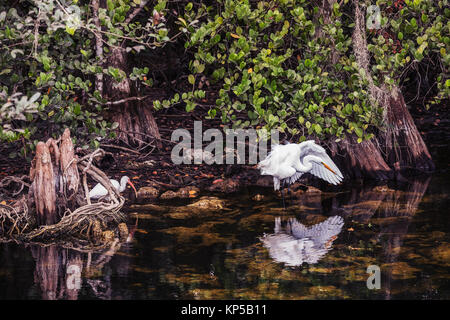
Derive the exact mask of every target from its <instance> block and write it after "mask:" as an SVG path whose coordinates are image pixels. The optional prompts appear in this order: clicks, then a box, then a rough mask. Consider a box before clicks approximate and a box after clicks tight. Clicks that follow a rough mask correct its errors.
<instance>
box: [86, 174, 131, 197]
mask: <svg viewBox="0 0 450 320" xmlns="http://www.w3.org/2000/svg"><path fill="white" fill-rule="evenodd" d="M110 181H111V184H112V185H113V186H114V188H116V190H117V191H119V193H122V192H123V191H125V188H126V187H127V184H129V185H130V186H131V187H132V188H133V189H134V193H135V194H136V197H137V191H136V188H135V187H134V185H133V183H132V182H131V181H130V178H128V177H127V176H123V177H122V179H120V184H119V182H118V181H117V180H114V179H110ZM107 194H108V190H106V188H105V187H104V186H103V185H102V184H101V183H97V185H96V186H95V187H94V188H93V189H92V190H91V191H90V192H89V198H91V199H98V198H101V197H103V196H106V195H107Z"/></svg>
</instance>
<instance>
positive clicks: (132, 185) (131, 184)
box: [128, 180, 137, 198]
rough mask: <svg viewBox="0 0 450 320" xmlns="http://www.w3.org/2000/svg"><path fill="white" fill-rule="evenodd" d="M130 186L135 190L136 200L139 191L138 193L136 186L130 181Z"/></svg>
mask: <svg viewBox="0 0 450 320" xmlns="http://www.w3.org/2000/svg"><path fill="white" fill-rule="evenodd" d="M128 184H129V185H130V186H131V187H132V188H133V190H134V194H135V195H136V198H137V191H136V188H135V187H134V184H133V183H132V182H131V181H130V180H128Z"/></svg>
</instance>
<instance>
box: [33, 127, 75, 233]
mask: <svg viewBox="0 0 450 320" xmlns="http://www.w3.org/2000/svg"><path fill="white" fill-rule="evenodd" d="M60 140H61V141H60V144H59V146H58V143H57V141H55V140H54V139H52V138H50V139H48V140H47V142H46V143H44V142H39V143H38V144H37V146H36V155H35V157H34V159H33V161H32V164H31V169H30V179H31V181H32V184H31V188H30V194H29V202H30V203H34V205H35V208H36V221H37V224H38V225H50V224H54V223H56V222H58V220H59V216H58V214H59V213H61V212H62V211H63V210H64V209H65V208H66V207H69V206H70V204H71V203H72V204H74V203H75V201H74V200H75V197H74V195H75V194H76V193H77V192H78V185H79V181H80V177H79V174H78V168H77V162H76V160H77V159H76V156H75V153H74V149H73V144H72V139H71V138H70V130H69V129H66V130H65V131H64V133H63V135H62V136H61V139H60ZM72 199H73V200H72Z"/></svg>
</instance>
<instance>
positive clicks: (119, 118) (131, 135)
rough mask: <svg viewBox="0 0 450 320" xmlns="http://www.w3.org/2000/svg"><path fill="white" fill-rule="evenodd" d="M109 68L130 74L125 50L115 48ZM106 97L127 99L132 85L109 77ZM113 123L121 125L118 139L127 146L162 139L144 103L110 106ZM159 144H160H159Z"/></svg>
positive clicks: (109, 61) (113, 99)
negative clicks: (150, 138) (151, 139)
mask: <svg viewBox="0 0 450 320" xmlns="http://www.w3.org/2000/svg"><path fill="white" fill-rule="evenodd" d="M107 64H108V66H112V67H115V68H118V69H120V70H123V71H124V72H125V73H126V74H128V65H127V54H126V51H125V49H123V48H115V49H113V50H112V52H111V55H110V56H109V57H108V61H107ZM106 95H107V98H108V100H110V101H115V100H121V99H126V98H128V97H130V95H131V84H130V81H129V79H128V78H125V79H123V80H122V81H121V82H116V81H115V80H114V79H113V78H111V77H108V79H107V81H106ZM110 108H111V111H112V119H113V121H115V122H117V123H118V124H119V127H118V138H119V139H120V140H122V141H124V142H125V143H127V144H134V145H141V144H142V143H143V142H144V141H148V140H149V139H148V138H149V137H153V138H154V139H156V140H157V141H158V140H159V139H160V138H161V136H160V134H159V130H158V126H157V124H156V121H155V119H154V117H153V114H152V112H151V110H150V106H147V105H146V104H145V102H144V101H129V100H125V101H124V102H123V103H121V104H118V105H111V106H110ZM158 144H159V143H158Z"/></svg>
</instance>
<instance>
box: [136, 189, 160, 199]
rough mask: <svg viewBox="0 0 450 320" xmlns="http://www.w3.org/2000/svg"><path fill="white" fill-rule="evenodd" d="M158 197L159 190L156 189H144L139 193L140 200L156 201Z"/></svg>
mask: <svg viewBox="0 0 450 320" xmlns="http://www.w3.org/2000/svg"><path fill="white" fill-rule="evenodd" d="M158 195H159V190H158V189H156V188H155V187H142V188H140V189H139V191H138V193H137V197H138V199H156V198H158Z"/></svg>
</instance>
